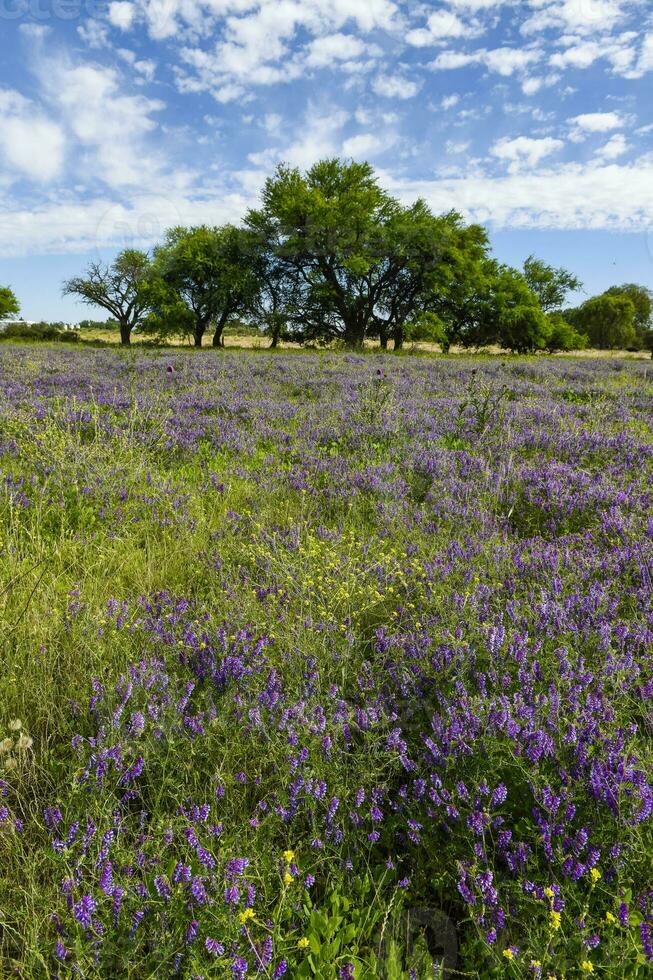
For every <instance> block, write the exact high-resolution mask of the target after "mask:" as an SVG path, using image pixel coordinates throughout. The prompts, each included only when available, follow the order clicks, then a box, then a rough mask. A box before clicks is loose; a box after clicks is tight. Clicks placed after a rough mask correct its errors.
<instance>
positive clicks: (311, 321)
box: [247, 159, 450, 348]
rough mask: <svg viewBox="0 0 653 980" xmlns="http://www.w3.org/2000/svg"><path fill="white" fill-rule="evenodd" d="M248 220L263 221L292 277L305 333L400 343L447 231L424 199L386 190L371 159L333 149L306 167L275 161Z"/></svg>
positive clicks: (297, 317) (296, 312) (296, 315)
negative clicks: (406, 202) (333, 154)
mask: <svg viewBox="0 0 653 980" xmlns="http://www.w3.org/2000/svg"><path fill="white" fill-rule="evenodd" d="M247 224H248V226H249V227H258V228H265V230H266V231H265V236H266V240H267V241H268V242H269V243H270V248H271V250H272V252H273V254H274V256H275V259H276V260H280V261H282V262H283V267H284V269H285V271H286V274H287V275H289V276H290V277H291V278H292V280H293V302H292V308H293V320H294V322H295V324H296V325H298V324H301V329H302V332H303V336H304V338H305V339H310V340H318V341H322V340H330V339H340V340H342V341H344V343H345V344H347V345H348V346H351V347H360V346H362V344H363V342H364V341H365V339H366V337H368V336H371V335H376V336H379V337H380V338H381V343H382V344H383V345H384V346H386V345H387V342H388V339H389V338H390V337H391V336H392V337H393V338H394V341H395V346H396V347H397V348H399V347H400V346H401V344H402V342H403V329H404V325H405V324H406V323H408V322H409V320H410V319H411V318H412V317H413V316H414V314H415V313H416V312H417V311H419V310H420V309H422V308H424V303H425V296H426V294H427V291H428V283H429V278H430V277H432V276H433V274H434V270H435V268H436V267H437V264H438V262H439V260H440V253H441V248H442V240H443V237H445V232H446V233H447V235H448V234H449V233H450V229H449V228H448V227H447V222H446V220H445V219H443V218H440V219H438V218H436V217H434V216H433V215H432V214H431V212H430V211H429V209H428V207H427V206H426V204H425V203H424V202H423V201H417V202H416V203H415V204H414V205H412V206H411V207H408V208H404V207H402V205H400V204H399V202H398V201H396V200H394V199H393V198H392V197H390V195H388V194H387V193H386V192H385V191H383V190H382V189H381V188H380V187H379V185H378V182H377V180H376V179H375V177H374V173H373V170H372V168H371V167H370V165H369V164H367V163H353V162H343V161H340V160H337V159H333V160H323V161H321V162H319V163H317V164H315V166H313V167H312V168H311V169H310V170H309V171H308V172H307V173H306V174H301V173H300V171H299V170H297V169H293V168H290V167H287V166H285V165H282V166H280V167H279V168H278V169H277V171H276V173H275V174H274V176H273V177H272V178H270V179H269V180H268V181H267V182H266V184H265V187H264V190H263V195H262V207H261V209H260V210H259V211H253V212H250V214H249V215H248V218H247Z"/></svg>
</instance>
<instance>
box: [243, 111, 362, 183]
mask: <svg viewBox="0 0 653 980" xmlns="http://www.w3.org/2000/svg"><path fill="white" fill-rule="evenodd" d="M349 118H350V116H349V113H348V112H346V111H345V110H344V109H337V108H332V107H324V106H323V107H318V106H316V105H314V104H312V103H309V106H308V108H307V110H306V113H305V115H304V119H303V122H302V125H301V126H299V127H298V131H299V132H301V137H300V138H299V139H297V140H295V141H293V142H291V143H289V144H287V145H286V146H283V147H268V148H267V149H265V150H261V151H260V152H258V153H250V154H249V156H248V159H249V162H250V163H252V164H254V166H255V167H259V168H261V170H262V172H263V173H262V175H259V187H260V184H261V183H262V180H263V176H264V175H265V171H269V170H271V169H272V168H273V167H274V166H275V165H276V164H277V163H278V162H279V161H281V160H284V161H286V162H287V163H290V164H291V165H292V166H294V167H299V168H300V169H302V170H305V169H306V168H307V167H310V166H311V165H312V164H314V163H316V162H317V161H318V160H322V159H324V158H325V157H331V156H337V154H338V152H339V150H340V148H341V142H342V141H341V139H340V133H341V131H342V129H343V127H344V125H345V124H346V123H347V122H348V121H349Z"/></svg>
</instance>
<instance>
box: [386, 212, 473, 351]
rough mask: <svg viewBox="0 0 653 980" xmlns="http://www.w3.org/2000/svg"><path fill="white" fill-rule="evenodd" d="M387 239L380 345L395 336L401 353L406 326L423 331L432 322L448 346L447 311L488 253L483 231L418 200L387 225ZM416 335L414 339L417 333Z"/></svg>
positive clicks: (431, 324)
mask: <svg viewBox="0 0 653 980" xmlns="http://www.w3.org/2000/svg"><path fill="white" fill-rule="evenodd" d="M386 239H387V245H386V247H387V255H388V268H389V271H390V272H391V275H390V276H389V278H388V281H387V283H386V284H385V286H384V289H383V290H382V293H381V297H380V302H379V308H378V318H379V334H380V336H381V343H382V344H383V342H384V335H386V336H387V335H388V334H391V336H392V338H393V341H394V348H395V350H399V349H400V348H401V347H402V345H403V341H404V336H405V334H406V332H407V325H408V324H411V328H412V327H414V325H415V324H416V323H419V324H420V325H421V329H422V330H423V329H424V327H425V325H426V324H428V325H429V330H430V331H431V332H433V331H435V333H434V336H435V335H437V336H438V337H439V338H440V342H441V343H442V342H444V343H445V344H446V336H447V334H446V330H445V322H446V312H447V310H451V309H452V308H453V306H454V305H455V295H456V292H457V291H458V290H460V289H461V288H464V286H465V284H467V285H468V284H469V278H470V277H472V276H474V275H475V274H476V272H477V266H478V263H479V262H480V261H481V260H482V259H483V258H484V257H485V255H486V247H487V235H486V232H485V230H484V229H483V228H481V227H480V226H479V225H469V226H466V225H465V224H464V222H463V219H462V217H461V215H460V214H458V213H457V212H456V211H450V212H449V213H447V214H443V215H437V216H435V215H433V214H431V212H430V210H429V208H428V207H427V205H426V204H425V203H424V202H423V201H417V202H416V203H415V204H414V205H412V206H411V207H408V208H401V209H399V210H398V212H397V214H396V215H394V216H393V217H392V218H391V219H390V220H389V221H388V223H387V225H386ZM409 332H410V331H409ZM427 332H428V331H427ZM412 334H413V336H416V334H415V331H414V329H413V330H412Z"/></svg>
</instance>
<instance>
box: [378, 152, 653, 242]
mask: <svg viewBox="0 0 653 980" xmlns="http://www.w3.org/2000/svg"><path fill="white" fill-rule="evenodd" d="M389 190H391V191H392V192H393V193H395V194H397V195H398V196H400V197H401V199H402V200H404V201H406V202H409V201H414V200H415V198H416V197H418V196H420V197H424V198H425V199H426V201H427V202H428V203H429V204H430V205H431V207H432V208H433V209H434V210H436V211H444V210H447V209H448V208H450V207H451V202H452V201H455V202H456V207H457V208H458V209H460V210H461V211H462V212H463V213H464V214H465V215H466V217H467V218H468V220H473V221H480V222H492V223H493V224H494V226H495V227H499V228H548V229H559V230H562V229H593V230H598V229H602V230H614V231H617V230H619V231H631V232H637V231H647V230H648V229H649V228H650V227H651V225H653V160H652V159H651V158H650V156H645V157H642V158H641V159H639V160H636V161H634V162H633V163H631V164H621V165H619V164H615V163H611V164H604V163H600V162H595V163H591V164H586V165H583V164H577V163H576V164H567V165H565V166H561V167H555V168H552V169H550V170H546V171H538V172H537V173H534V172H532V171H529V170H525V171H520V172H519V173H512V174H508V175H507V176H505V177H499V178H497V177H490V176H487V175H484V174H479V175H478V176H476V175H474V176H469V177H458V178H453V179H447V180H434V181H417V180H394V181H391V182H390V184H389Z"/></svg>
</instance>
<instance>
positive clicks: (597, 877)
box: [590, 868, 602, 885]
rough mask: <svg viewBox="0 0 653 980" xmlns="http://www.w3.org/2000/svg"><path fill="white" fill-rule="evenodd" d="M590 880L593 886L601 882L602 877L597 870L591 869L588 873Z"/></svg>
mask: <svg viewBox="0 0 653 980" xmlns="http://www.w3.org/2000/svg"><path fill="white" fill-rule="evenodd" d="M590 878H591V879H592V884H594V885H595V884H596V883H597V881H600V880H601V878H602V875H601V872H600V871H599V869H598V868H592V870H591V871H590Z"/></svg>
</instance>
